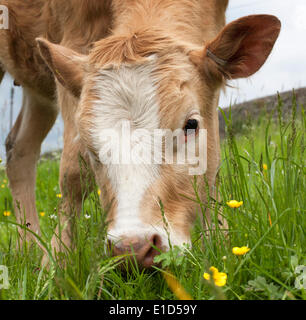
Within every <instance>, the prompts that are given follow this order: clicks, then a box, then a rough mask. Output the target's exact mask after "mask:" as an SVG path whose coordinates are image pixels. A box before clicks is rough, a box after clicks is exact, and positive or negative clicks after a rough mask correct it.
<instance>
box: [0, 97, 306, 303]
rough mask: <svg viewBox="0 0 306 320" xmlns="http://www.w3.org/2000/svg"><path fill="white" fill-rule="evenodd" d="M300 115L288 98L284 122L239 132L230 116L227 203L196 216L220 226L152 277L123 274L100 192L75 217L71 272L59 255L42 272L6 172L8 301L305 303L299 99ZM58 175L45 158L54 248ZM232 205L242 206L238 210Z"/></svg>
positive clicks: (42, 175) (43, 200)
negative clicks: (112, 252) (23, 234)
mask: <svg viewBox="0 0 306 320" xmlns="http://www.w3.org/2000/svg"><path fill="white" fill-rule="evenodd" d="M291 109H292V114H291V115H290V116H288V115H286V117H285V116H284V115H283V114H282V101H281V100H280V101H279V104H278V106H277V107H276V110H274V111H275V115H276V116H275V117H272V114H270V115H269V114H265V115H264V116H262V117H260V118H259V119H250V120H249V121H246V123H245V124H244V125H243V126H242V128H240V129H239V131H237V130H235V119H231V116H230V114H229V116H228V117H227V119H226V138H225V139H224V140H223V141H222V162H221V165H220V171H219V175H218V179H217V185H216V187H217V191H218V192H219V194H220V198H219V199H214V197H212V196H209V201H208V203H207V204H204V203H200V207H201V210H200V212H197V214H198V216H200V215H203V214H204V213H205V210H206V209H207V208H209V209H210V210H211V212H212V215H213V221H214V223H215V226H216V227H215V228H214V229H212V228H208V229H207V228H206V227H204V226H203V225H202V224H201V222H200V219H198V222H197V224H196V226H195V228H194V230H193V232H192V243H193V245H192V247H189V248H185V250H183V251H182V250H180V249H178V248H173V249H172V250H171V251H170V252H168V253H163V254H161V255H160V256H158V258H157V261H158V262H160V263H161V264H162V268H157V267H155V268H154V269H153V270H152V271H142V270H139V269H138V268H137V267H136V266H135V267H133V266H131V267H130V271H129V272H128V273H127V274H125V273H122V272H121V271H120V270H119V269H118V265H119V264H120V263H121V261H120V260H119V259H118V258H112V257H109V256H108V255H107V254H106V253H105V250H104V241H105V234H106V225H105V217H106V214H107V212H106V210H105V209H104V208H101V206H100V204H99V200H98V199H99V196H98V190H96V191H95V192H93V193H91V194H90V196H89V197H88V198H87V199H86V200H85V201H84V204H83V210H82V213H81V214H80V216H79V217H78V218H76V223H75V230H74V233H75V234H74V239H75V250H73V251H70V252H68V259H69V260H68V261H69V262H68V263H67V264H66V266H65V267H64V266H63V265H62V264H61V263H60V262H59V257H54V256H53V257H52V259H51V263H50V266H49V268H43V267H42V266H41V257H42V252H41V250H40V249H39V248H38V246H37V245H31V246H23V247H22V248H21V249H20V250H16V243H17V242H18V233H17V227H16V220H15V217H14V210H13V207H12V198H11V195H10V191H9V188H8V182H7V178H6V176H5V171H4V170H3V169H2V170H0V265H5V266H7V267H8V271H9V283H10V286H9V288H8V289H2V290H0V299H12V300H15V299H31V300H32V299H34V300H36V299H37V300H41V299H42V300H49V299H54V300H58V299H60V300H65V299H101V300H104V299H107V300H109V299H135V300H138V299H144V300H146V299H153V300H155V299H158V300H167V299H186V298H192V299H199V300H203V299H204V300H212V299H229V300H246V299H251V300H263V299H269V300H280V299H284V300H295V299H306V291H305V284H306V279H305V277H304V279H305V280H304V286H303V275H302V274H299V273H298V272H299V271H298V270H299V268H297V267H298V266H306V251H305V248H306V237H305V230H306V218H305V208H306V206H305V202H306V195H305V190H306V186H305V136H304V134H305V114H304V111H303V108H302V106H300V108H298V109H297V105H296V100H295V98H294V96H293V99H292V108H291ZM297 110H299V111H297ZM58 171H59V160H58V159H42V160H41V161H40V163H39V166H38V170H37V189H36V195H37V209H38V212H39V217H40V223H41V229H42V235H41V237H40V238H39V241H41V243H42V245H44V246H46V247H48V246H49V242H50V239H51V237H52V234H53V232H54V228H55V226H56V221H57V219H58V218H57V214H58V209H59V205H60V202H61V198H60V197H59V193H60V190H59V186H58V174H59V173H58ZM198 179H199V178H198ZM201 179H205V176H203V177H201ZM194 182H195V181H194V180H193V181H191V182H190V183H194ZM101 192H102V196H103V190H101ZM201 192H206V193H208V190H207V188H204V189H203V190H199V189H197V188H195V193H194V201H196V202H200V200H199V194H200V193H201ZM230 200H237V201H239V202H240V201H243V203H240V206H239V207H237V208H232V207H231V206H230V205H229V204H230V203H229V201H230ZM218 213H221V214H222V215H223V216H224V217H225V218H226V219H227V221H228V230H227V232H224V230H221V229H220V228H219V226H218V223H217V216H218ZM161 214H162V213H161ZM204 234H207V236H204ZM234 247H240V248H241V247H247V248H248V249H249V250H248V249H247V250H245V251H244V252H243V251H241V250H240V251H239V250H238V251H237V249H236V251H235V250H234V251H233V248H234ZM237 253H238V254H237ZM239 253H241V254H240V255H239ZM212 266H213V267H215V268H217V269H218V273H217V274H214V273H213V272H212V271H213V270H215V269H211V267H212ZM204 274H205V278H206V279H205V278H204V276H203V275H204ZM215 275H220V277H221V279H220V278H219V279H218V277H215ZM218 280H219V283H218ZM220 281H221V283H220Z"/></svg>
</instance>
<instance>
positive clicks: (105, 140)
mask: <svg viewBox="0 0 306 320" xmlns="http://www.w3.org/2000/svg"><path fill="white" fill-rule="evenodd" d="M279 31H280V22H279V20H278V19H277V18H275V17H273V16H268V15H255V16H248V17H245V18H242V19H239V20H237V21H234V22H232V23H231V24H229V25H227V26H226V27H225V28H224V29H223V30H222V31H221V32H220V33H219V35H218V36H217V37H216V38H215V39H214V40H213V41H211V42H209V43H207V44H206V45H205V46H204V47H202V48H198V47H197V48H195V47H194V46H192V45H191V44H188V43H181V42H180V41H176V39H175V38H173V37H172V36H171V35H167V34H166V33H165V32H163V31H160V30H155V29H154V30H140V31H138V32H136V33H134V34H131V35H113V36H110V37H108V38H106V39H102V40H101V41H99V42H97V43H95V44H94V47H93V49H92V50H91V51H90V53H89V55H80V54H78V53H76V52H74V51H72V50H71V49H68V48H65V47H63V46H60V45H55V44H51V43H50V42H48V41H46V40H44V39H37V41H38V44H39V48H40V52H41V54H42V56H43V58H44V59H45V61H46V63H47V64H48V65H49V67H50V69H51V70H52V71H53V73H54V75H55V77H56V79H57V80H58V82H59V83H60V84H61V85H62V86H63V87H64V88H66V89H67V90H68V92H70V94H71V95H73V96H74V97H76V98H77V99H78V110H77V113H76V115H75V116H76V118H75V119H76V125H77V127H78V131H79V135H80V139H81V143H82V144H84V146H85V147H86V148H87V151H88V154H89V155H90V162H91V166H92V168H93V170H94V172H95V174H96V179H97V183H98V184H99V186H100V188H101V190H102V199H101V200H102V201H103V202H106V203H107V204H111V205H110V209H109V213H108V221H109V227H108V240H109V242H110V243H112V244H113V245H114V249H113V250H114V253H115V254H121V253H124V252H125V251H130V247H131V246H133V250H134V252H135V253H136V254H137V259H138V261H139V262H140V263H141V264H142V265H143V266H145V267H147V266H151V265H152V264H153V258H154V256H155V255H156V254H157V253H158V251H157V250H156V249H161V250H167V249H168V248H169V240H170V242H171V243H172V245H179V246H180V245H183V244H184V243H190V228H191V226H192V223H193V222H194V220H195V217H196V211H197V210H196V201H193V200H192V199H195V192H194V185H193V183H192V182H193V181H194V180H193V176H194V175H199V176H202V175H203V174H204V173H205V172H206V175H207V178H208V181H209V183H210V184H213V181H214V177H215V174H216V168H217V166H218V164H219V159H218V152H216V150H218V148H219V146H217V145H216V144H217V142H218V139H217V138H218V137H217V135H218V132H217V125H215V126H212V125H211V122H213V121H216V113H217V111H216V108H217V103H218V92H219V90H220V88H221V86H222V85H224V83H225V81H226V80H227V79H236V78H244V77H249V76H251V75H252V74H254V73H255V72H256V71H258V70H259V69H260V67H261V66H262V65H263V64H264V62H265V61H266V59H267V57H268V56H269V54H270V52H271V50H272V48H273V46H274V43H275V41H276V39H277V37H278V34H279ZM209 128H210V129H209ZM205 130H207V132H206V131H205ZM206 133H207V141H206V135H205V134H206ZM160 136H164V138H162V139H160V140H159V139H158V138H157V137H160ZM157 141H159V142H157ZM206 142H207V143H206ZM189 143H194V146H195V148H194V150H195V151H194V153H193V156H192V157H190V159H189V158H188V152H189V151H190V150H191V149H192V148H191V149H190V150H189V151H188V152H187V156H186V157H185V161H184V160H183V161H181V160H182V159H183V158H181V160H179V159H178V155H179V154H180V155H183V154H185V155H186V153H185V149H184V148H185V147H186V149H188V146H189V145H190V144H189ZM190 146H191V145H190ZM192 146H193V145H192ZM166 154H167V155H170V159H169V158H168V159H167V157H166ZM171 156H172V158H171ZM205 156H207V165H206V159H205ZM191 158H192V159H193V160H196V161H189V160H192V159H191ZM171 160H172V162H171ZM199 180H203V179H199ZM152 243H153V244H154V246H155V249H154V248H152V247H151V244H152Z"/></svg>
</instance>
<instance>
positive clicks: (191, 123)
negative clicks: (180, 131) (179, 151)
mask: <svg viewBox="0 0 306 320" xmlns="http://www.w3.org/2000/svg"><path fill="white" fill-rule="evenodd" d="M198 128H199V122H198V120H196V119H189V120H188V121H187V122H186V124H185V127H184V131H185V136H187V134H188V131H187V130H195V131H197V130H198Z"/></svg>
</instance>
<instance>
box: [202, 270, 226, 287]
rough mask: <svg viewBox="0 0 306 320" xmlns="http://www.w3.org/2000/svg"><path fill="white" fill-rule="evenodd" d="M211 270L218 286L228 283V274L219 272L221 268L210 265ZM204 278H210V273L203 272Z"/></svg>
mask: <svg viewBox="0 0 306 320" xmlns="http://www.w3.org/2000/svg"><path fill="white" fill-rule="evenodd" d="M209 270H210V271H211V272H212V278H213V280H214V283H215V285H216V286H217V287H223V286H225V285H226V281H227V274H226V273H224V272H219V270H218V269H217V268H215V267H210V268H209ZM203 278H204V279H205V280H210V279H211V277H210V274H209V273H207V272H205V273H204V274H203Z"/></svg>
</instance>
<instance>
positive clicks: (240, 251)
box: [232, 246, 251, 256]
mask: <svg viewBox="0 0 306 320" xmlns="http://www.w3.org/2000/svg"><path fill="white" fill-rule="evenodd" d="M250 250H251V249H250V248H248V247H246V246H244V247H241V248H239V247H234V248H233V250H232V252H233V254H235V255H236V256H243V255H244V254H246V253H248V252H249V251H250Z"/></svg>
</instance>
